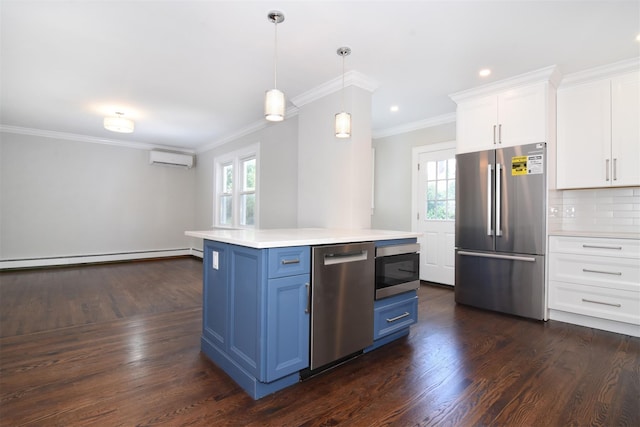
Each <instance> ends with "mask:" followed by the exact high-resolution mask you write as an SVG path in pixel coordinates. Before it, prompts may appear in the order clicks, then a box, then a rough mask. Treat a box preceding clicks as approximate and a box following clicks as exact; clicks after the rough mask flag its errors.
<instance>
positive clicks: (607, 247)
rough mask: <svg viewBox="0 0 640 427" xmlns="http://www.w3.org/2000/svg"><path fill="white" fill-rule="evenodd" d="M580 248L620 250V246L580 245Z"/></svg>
mask: <svg viewBox="0 0 640 427" xmlns="http://www.w3.org/2000/svg"><path fill="white" fill-rule="evenodd" d="M582 247H583V248H586V249H615V250H618V251H621V250H622V246H600V245H582Z"/></svg>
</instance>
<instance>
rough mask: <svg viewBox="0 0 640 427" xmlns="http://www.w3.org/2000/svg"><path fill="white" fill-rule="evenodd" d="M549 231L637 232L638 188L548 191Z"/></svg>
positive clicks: (639, 219)
mask: <svg viewBox="0 0 640 427" xmlns="http://www.w3.org/2000/svg"><path fill="white" fill-rule="evenodd" d="M548 214H549V231H590V232H616V233H640V187H626V188H600V189H589V190H554V191H549V203H548Z"/></svg>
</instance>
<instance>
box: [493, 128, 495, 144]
mask: <svg viewBox="0 0 640 427" xmlns="http://www.w3.org/2000/svg"><path fill="white" fill-rule="evenodd" d="M493 145H496V125H493Z"/></svg>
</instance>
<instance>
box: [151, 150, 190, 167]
mask: <svg viewBox="0 0 640 427" xmlns="http://www.w3.org/2000/svg"><path fill="white" fill-rule="evenodd" d="M149 164H152V165H166V166H180V167H186V168H188V169H191V168H192V167H193V154H182V153H170V152H167V151H157V150H151V151H149Z"/></svg>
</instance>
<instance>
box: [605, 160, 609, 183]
mask: <svg viewBox="0 0 640 427" xmlns="http://www.w3.org/2000/svg"><path fill="white" fill-rule="evenodd" d="M605 171H606V173H607V176H606V180H607V181H609V159H607V160H605Z"/></svg>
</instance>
